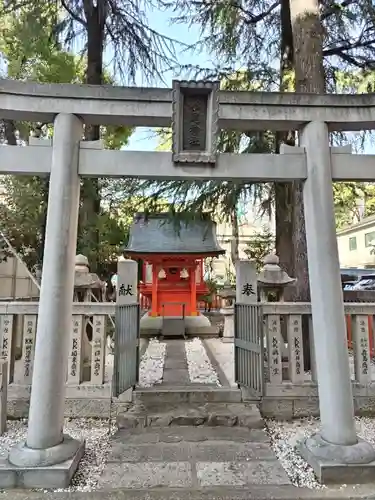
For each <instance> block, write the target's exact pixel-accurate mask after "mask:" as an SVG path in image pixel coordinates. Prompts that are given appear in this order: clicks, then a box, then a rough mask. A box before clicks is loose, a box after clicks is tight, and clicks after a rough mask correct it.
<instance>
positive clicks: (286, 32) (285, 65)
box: [275, 0, 295, 276]
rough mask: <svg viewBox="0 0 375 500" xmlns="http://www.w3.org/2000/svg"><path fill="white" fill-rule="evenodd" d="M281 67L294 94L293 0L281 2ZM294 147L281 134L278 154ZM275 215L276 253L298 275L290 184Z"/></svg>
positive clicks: (285, 86) (283, 84) (278, 196)
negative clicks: (292, 76) (293, 247)
mask: <svg viewBox="0 0 375 500" xmlns="http://www.w3.org/2000/svg"><path fill="white" fill-rule="evenodd" d="M280 21H281V63H280V92H288V91H291V90H292V89H291V78H290V77H291V73H292V71H293V63H294V60H293V32H292V24H291V20H290V5H289V0H281V12H280ZM283 143H284V144H289V145H290V146H294V144H295V133H294V132H293V131H290V132H277V134H276V153H279V152H280V146H281V144H283ZM275 215H276V217H275V218H276V253H277V255H278V257H279V259H280V265H281V267H282V268H283V269H284V270H285V271H286V272H287V273H288V274H289V276H293V275H294V260H293V252H292V251H291V249H292V241H293V221H292V216H293V197H292V185H291V183H290V182H276V183H275Z"/></svg>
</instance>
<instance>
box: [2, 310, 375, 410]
mask: <svg viewBox="0 0 375 500" xmlns="http://www.w3.org/2000/svg"><path fill="white" fill-rule="evenodd" d="M38 305H39V304H38V303H32V302H0V341H1V344H0V345H1V352H0V356H1V357H2V358H3V359H6V360H7V361H8V379H9V388H8V399H9V401H10V402H11V406H12V410H11V411H12V412H13V415H14V416H23V415H24V414H25V411H26V412H27V404H28V403H27V401H28V399H29V396H30V390H31V381H32V372H33V366H34V351H35V339H36V326H37V315H38ZM115 307H116V304H115V303H113V302H112V303H111V302H108V303H94V302H90V303H73V316H72V323H71V325H72V326H71V330H70V331H69V332H67V335H69V360H68V366H67V389H66V395H67V400H68V401H73V402H74V404H73V403H72V404H71V405H70V406H69V405H68V406H69V408H70V410H69V412H70V413H69V412H68V414H72V415H73V414H74V415H77V414H81V415H84V416H102V415H103V411H104V410H103V411H102V408H104V407H105V408H106V411H108V412H109V405H110V403H109V402H110V399H111V381H112V374H113V354H112V346H111V339H112V337H113V334H114V327H113V324H112V322H111V321H110V317H112V319H113V320H114V316H115ZM262 311H263V322H264V342H265V359H264V371H265V390H264V397H263V402H262V404H263V406H264V407H265V408H267V407H268V408H271V409H270V410H269V412H268V413H269V414H270V415H274V414H276V413H277V412H280V411H281V410H280V404H281V403H280V401H281V402H282V407H283V408H285V407H288V408H289V409H288V412H287V413H288V416H290V414H293V415H297V414H299V415H301V414H309V412H310V413H311V412H312V413H314V412H316V411H318V410H317V409H318V393H317V383H316V380H317V378H316V369H315V355H314V350H313V345H312V335H313V331H312V320H311V306H310V304H306V303H267V304H262ZM345 314H346V318H347V325H348V338H350V346H349V363H350V368H351V373H352V381H353V392H354V397H355V401H356V405H357V406H358V405H365V404H366V405H368V404H369V401H375V365H373V363H372V361H371V358H372V356H371V354H372V353H371V348H372V346H373V345H374V344H375V343H374V331H375V328H374V317H375V303H371V304H370V303H346V304H345ZM53 327H54V326H53V325H51V328H53ZM309 338H310V340H309ZM332 348H333V349H334V348H335V347H334V346H332ZM309 351H310V352H309ZM309 354H310V363H306V361H307V359H308V356H309ZM373 377H374V378H373ZM77 401H78V402H77ZM82 401H85V403H84V404H83V403H82ZM104 401H105V405H106V406H105V405H104ZM20 402H22V404H21V403H20ZM95 402H96V403H95ZM23 403H25V404H24V405H23ZM81 403H82V405H81V406H82V411H81V413H80V412H79V411H78V410H77V408H81V406H80V404H81ZM276 404H277V405H278V406H277V411H276V409H275V408H276V406H275V405H276ZM371 404H372V403H371ZM20 405H21V406H20ZM22 405H23V406H22ZM95 405H96V406H95ZM267 405H268V406H267ZM270 405H271V406H270ZM272 405H273V406H272ZM311 405H313V408H314V409H313V410H311ZM21 407H22V408H23V409H22V411H21V410H20V409H19V408H21ZM83 407H84V409H83ZM272 408H273V409H272ZM290 408H292V409H290ZM301 408H304V410H303V411H302V410H301ZM297 409H299V410H298V411H299V413H298V411H297ZM307 409H309V410H308V411H307ZM373 410H374V412H375V403H374V409H373ZM371 411H372V410H371ZM265 413H266V414H267V411H266V410H265ZM26 414H27V413H26ZM281 415H282V413H281Z"/></svg>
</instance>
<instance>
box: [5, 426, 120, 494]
mask: <svg viewBox="0 0 375 500" xmlns="http://www.w3.org/2000/svg"><path fill="white" fill-rule="evenodd" d="M7 425H8V430H7V432H6V433H5V434H3V435H2V436H0V455H1V456H5V455H7V452H8V451H9V449H10V448H11V447H12V446H14V445H15V444H16V443H19V442H22V441H25V439H26V433H27V420H26V419H23V420H10V421H8V424H7ZM116 430H117V428H115V426H114V425H112V426H110V424H109V420H99V419H89V418H82V419H65V423H64V432H65V433H66V434H69V435H70V436H72V437H73V438H76V439H84V440H85V441H86V450H85V454H84V456H83V458H82V460H81V462H80V464H79V467H78V470H77V472H76V474H75V475H74V477H73V480H72V484H71V486H70V487H69V488H66V489H59V490H56V491H93V490H95V489H96V488H97V485H98V481H99V478H100V476H101V474H102V472H103V469H104V466H105V463H106V458H107V454H108V451H109V438H110V436H111V435H112V434H114V433H115V431H116Z"/></svg>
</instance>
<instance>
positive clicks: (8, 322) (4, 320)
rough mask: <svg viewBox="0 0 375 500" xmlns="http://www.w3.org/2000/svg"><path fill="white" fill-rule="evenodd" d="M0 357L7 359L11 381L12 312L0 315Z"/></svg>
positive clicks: (10, 379) (10, 380)
mask: <svg viewBox="0 0 375 500" xmlns="http://www.w3.org/2000/svg"><path fill="white" fill-rule="evenodd" d="M0 338H1V358H2V359H3V360H4V361H7V365H8V380H9V382H12V381H13V380H12V376H11V368H12V360H13V314H4V315H2V316H1V317H0Z"/></svg>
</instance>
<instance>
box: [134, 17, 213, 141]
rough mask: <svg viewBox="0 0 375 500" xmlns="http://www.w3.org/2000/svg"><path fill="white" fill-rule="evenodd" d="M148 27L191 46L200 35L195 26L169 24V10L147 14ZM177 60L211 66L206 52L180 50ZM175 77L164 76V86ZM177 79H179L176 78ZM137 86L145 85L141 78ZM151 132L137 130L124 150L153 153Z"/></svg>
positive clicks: (160, 84)
mask: <svg viewBox="0 0 375 500" xmlns="http://www.w3.org/2000/svg"><path fill="white" fill-rule="evenodd" d="M148 16H149V20H150V25H151V27H152V29H154V30H155V31H157V32H158V33H161V34H164V35H166V36H168V37H170V38H174V39H176V40H179V41H180V42H182V43H185V44H188V45H191V44H193V43H194V42H196V41H198V40H199V37H200V33H199V28H198V27H197V26H193V27H191V28H189V27H188V26H186V25H184V24H177V23H171V18H173V17H174V14H173V12H172V11H171V10H169V11H168V10H167V11H165V12H161V11H159V10H157V9H155V10H153V11H152V12H150V13H149V14H148ZM179 60H180V61H181V62H183V63H184V64H192V65H197V66H200V67H210V66H212V63H211V60H210V55H209V54H208V53H207V52H206V51H202V52H200V53H194V54H192V53H186V52H185V51H184V50H183V49H182V48H181V51H180V53H179ZM174 77H176V75H173V74H172V73H171V72H169V73H166V74H165V80H166V86H167V87H171V86H172V80H173V78H174ZM178 78H179V77H178ZM136 83H137V85H139V86H142V84H143V85H147V84H146V83H145V82H144V81H142V78H141V76H140V77H139V79H137V82H136ZM157 86H164V85H163V83H158V84H157ZM153 135H154V134H153V132H152V130H150V129H146V128H138V129H137V131H136V132H135V133H134V134H133V135H132V136H131V138H130V141H129V144H128V146H127V147H126V149H133V150H142V151H153V150H154V149H155V147H156V145H157V140H156V138H155V137H154V136H153Z"/></svg>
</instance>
